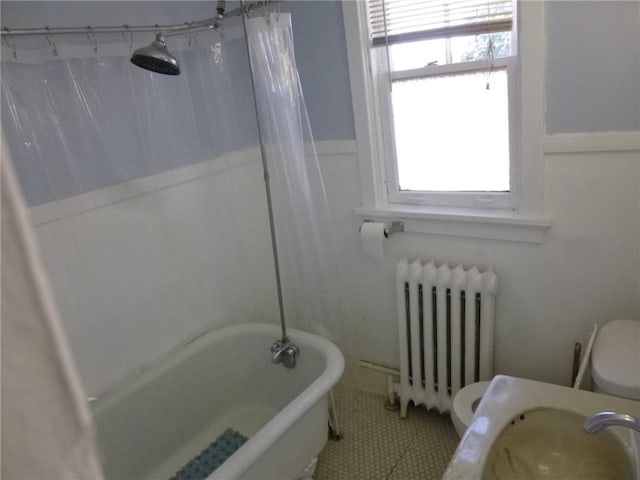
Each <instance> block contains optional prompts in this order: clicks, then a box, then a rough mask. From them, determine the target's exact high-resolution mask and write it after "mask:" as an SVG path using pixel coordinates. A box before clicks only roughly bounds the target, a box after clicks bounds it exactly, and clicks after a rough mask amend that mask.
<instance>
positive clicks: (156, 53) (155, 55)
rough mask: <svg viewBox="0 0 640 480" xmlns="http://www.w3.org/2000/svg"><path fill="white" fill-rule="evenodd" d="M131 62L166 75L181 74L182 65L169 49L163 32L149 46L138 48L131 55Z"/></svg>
mask: <svg viewBox="0 0 640 480" xmlns="http://www.w3.org/2000/svg"><path fill="white" fill-rule="evenodd" d="M131 63H133V64H134V65H137V66H138V67H140V68H144V69H145V70H150V71H152V72H156V73H163V74H165V75H179V74H180V65H178V61H177V60H176V59H175V58H174V57H173V55H171V54H170V53H169V50H167V44H166V43H165V42H164V37H163V36H162V34H161V33H158V34H157V35H156V39H155V40H154V41H153V42H152V43H151V45H149V46H148V47H141V48H138V49H137V50H136V51H135V52H133V55H132V56H131Z"/></svg>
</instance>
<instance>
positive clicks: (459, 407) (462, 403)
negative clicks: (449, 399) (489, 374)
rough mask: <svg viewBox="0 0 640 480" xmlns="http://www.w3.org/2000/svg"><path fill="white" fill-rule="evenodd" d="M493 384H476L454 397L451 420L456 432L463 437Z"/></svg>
mask: <svg viewBox="0 0 640 480" xmlns="http://www.w3.org/2000/svg"><path fill="white" fill-rule="evenodd" d="M490 383H491V382H476V383H472V384H470V385H467V386H466V387H464V388H462V389H461V390H459V391H458V393H456V394H455V395H454V397H453V408H452V409H451V420H452V421H453V424H454V426H455V427H456V431H457V432H458V434H459V435H460V437H462V435H463V434H464V432H465V430H466V429H467V428H468V427H469V425H471V421H472V420H473V415H474V413H475V409H476V408H477V406H478V403H479V401H480V399H481V398H482V396H483V395H484V394H485V392H486V391H487V388H489V384H490Z"/></svg>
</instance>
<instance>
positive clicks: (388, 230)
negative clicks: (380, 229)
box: [358, 220, 404, 238]
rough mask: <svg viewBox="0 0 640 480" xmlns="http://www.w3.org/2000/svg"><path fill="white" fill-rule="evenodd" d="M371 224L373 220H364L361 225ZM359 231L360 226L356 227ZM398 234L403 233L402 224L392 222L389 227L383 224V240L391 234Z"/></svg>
mask: <svg viewBox="0 0 640 480" xmlns="http://www.w3.org/2000/svg"><path fill="white" fill-rule="evenodd" d="M372 222H373V220H365V221H364V222H362V223H372ZM360 230H362V225H360V227H358V232H359V231H360ZM398 232H404V222H398V221H392V222H391V226H390V227H389V226H388V225H387V224H386V223H385V227H384V237H385V238H389V235H391V234H393V233H398Z"/></svg>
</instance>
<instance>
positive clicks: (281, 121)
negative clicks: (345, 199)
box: [246, 13, 346, 343]
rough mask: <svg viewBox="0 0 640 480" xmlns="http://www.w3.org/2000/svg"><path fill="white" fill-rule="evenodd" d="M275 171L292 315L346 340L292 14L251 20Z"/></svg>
mask: <svg viewBox="0 0 640 480" xmlns="http://www.w3.org/2000/svg"><path fill="white" fill-rule="evenodd" d="M246 27H247V42H248V47H249V52H250V58H251V66H252V70H253V80H254V88H255V94H256V105H257V110H258V120H259V124H260V136H261V139H262V146H263V152H264V155H265V156H266V162H267V164H268V168H269V171H270V174H271V175H270V178H271V187H272V192H273V204H274V216H275V224H276V226H277V231H276V236H277V238H278V244H279V245H278V246H279V251H280V252H282V254H281V257H282V259H283V261H282V263H283V266H284V267H285V268H284V277H285V282H284V285H285V288H284V296H285V303H286V304H287V305H288V307H289V308H288V309H287V310H288V312H292V313H293V315H291V314H289V316H288V317H287V320H288V322H289V320H290V321H291V322H289V323H291V324H293V325H294V326H299V327H302V328H303V329H310V330H313V331H316V332H317V333H320V334H321V335H324V336H326V337H328V338H331V339H333V340H334V341H337V342H338V343H344V340H345V338H344V332H343V318H344V315H345V313H346V312H345V310H346V308H345V304H344V299H343V297H342V294H343V291H342V288H341V285H342V276H341V273H340V266H339V260H338V251H337V249H336V240H335V237H334V234H333V228H334V223H333V222H332V220H331V212H330V209H329V203H328V199H327V196H326V193H325V189H324V183H323V179H322V174H321V171H320V166H319V163H318V155H317V152H316V149H315V146H314V143H313V136H312V133H311V127H310V123H309V118H308V115H307V109H306V105H305V102H304V97H303V93H302V87H301V84H300V79H299V76H298V69H297V67H296V61H295V55H294V45H293V35H292V25H291V15H290V14H288V13H277V14H276V13H271V14H268V15H267V16H260V17H254V18H249V19H247V20H246Z"/></svg>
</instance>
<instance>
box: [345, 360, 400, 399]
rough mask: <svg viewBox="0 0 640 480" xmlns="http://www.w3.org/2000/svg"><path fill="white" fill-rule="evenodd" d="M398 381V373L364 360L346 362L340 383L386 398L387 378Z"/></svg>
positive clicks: (395, 370)
mask: <svg viewBox="0 0 640 480" xmlns="http://www.w3.org/2000/svg"><path fill="white" fill-rule="evenodd" d="M390 375H391V377H392V378H393V381H394V382H399V381H400V371H399V370H397V369H395V368H390V367H387V366H384V365H378V364H375V363H371V362H367V361H364V360H347V361H346V362H345V371H344V374H343V376H342V380H341V383H342V384H343V385H345V386H348V387H352V388H357V389H358V390H362V391H364V392H369V393H375V394H377V395H384V396H387V393H388V389H387V385H388V378H389V376H390Z"/></svg>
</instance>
